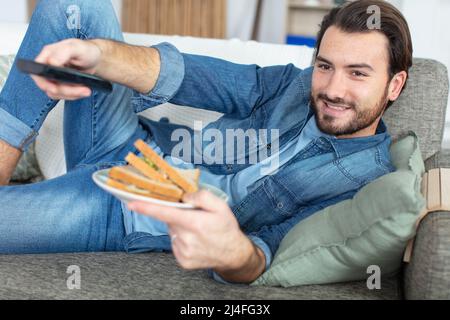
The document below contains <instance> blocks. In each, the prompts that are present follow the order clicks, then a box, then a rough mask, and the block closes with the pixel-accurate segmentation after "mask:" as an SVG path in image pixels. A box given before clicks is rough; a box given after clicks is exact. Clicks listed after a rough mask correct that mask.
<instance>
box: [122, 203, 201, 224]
mask: <svg viewBox="0 0 450 320" xmlns="http://www.w3.org/2000/svg"><path fill="white" fill-rule="evenodd" d="M128 209H130V210H131V211H136V212H138V213H141V214H144V215H146V216H149V217H152V218H155V219H157V220H160V221H163V222H166V223H167V224H173V225H178V226H180V225H182V226H185V227H189V226H191V224H192V219H194V214H196V212H195V211H191V210H185V209H177V208H173V207H168V206H161V205H157V204H151V203H147V202H139V201H136V202H130V203H129V204H128Z"/></svg>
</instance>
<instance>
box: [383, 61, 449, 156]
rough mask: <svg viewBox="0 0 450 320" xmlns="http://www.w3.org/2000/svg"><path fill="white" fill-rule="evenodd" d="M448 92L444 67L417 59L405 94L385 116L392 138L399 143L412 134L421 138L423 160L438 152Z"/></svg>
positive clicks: (437, 63) (440, 144) (410, 73)
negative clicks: (400, 138) (406, 135)
mask: <svg viewBox="0 0 450 320" xmlns="http://www.w3.org/2000/svg"><path fill="white" fill-rule="evenodd" d="M448 91H449V78H448V71H447V68H446V67H445V65H443V64H442V63H440V62H438V61H435V60H431V59H419V58H415V59H414V61H413V66H412V68H411V69H410V72H409V80H408V83H407V86H406V88H405V90H404V91H403V92H402V94H401V95H400V97H399V99H398V100H397V101H395V102H394V104H393V105H392V106H391V107H390V108H389V109H388V110H387V111H386V114H385V115H384V116H383V120H384V121H385V122H386V125H387V127H388V130H389V133H390V134H391V135H392V137H393V138H394V139H397V138H398V137H399V136H402V135H404V134H406V133H407V132H408V131H409V130H412V131H414V132H415V133H416V134H417V136H418V137H419V138H420V146H421V152H422V158H423V159H427V158H428V157H430V156H432V155H433V154H435V153H436V152H438V151H439V150H440V149H441V146H442V138H443V135H444V127H445V118H446V109H447V100H448ZM447 143H448V141H447Z"/></svg>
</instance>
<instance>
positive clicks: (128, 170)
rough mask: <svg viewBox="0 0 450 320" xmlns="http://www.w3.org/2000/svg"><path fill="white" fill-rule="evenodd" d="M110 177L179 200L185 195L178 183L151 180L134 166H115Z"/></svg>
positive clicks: (110, 172)
mask: <svg viewBox="0 0 450 320" xmlns="http://www.w3.org/2000/svg"><path fill="white" fill-rule="evenodd" d="M109 177H110V178H112V179H114V180H118V181H119V182H124V183H128V184H131V185H134V186H136V187H138V188H140V189H144V190H148V191H150V192H151V193H154V194H158V195H161V196H164V197H170V198H174V199H177V200H181V198H182V197H183V190H181V189H180V188H178V187H177V186H176V185H174V184H168V183H162V182H159V181H155V180H151V179H149V178H147V177H145V176H143V175H142V174H140V173H139V172H138V171H137V170H136V169H134V168H133V167H132V166H124V167H113V168H111V170H110V171H109Z"/></svg>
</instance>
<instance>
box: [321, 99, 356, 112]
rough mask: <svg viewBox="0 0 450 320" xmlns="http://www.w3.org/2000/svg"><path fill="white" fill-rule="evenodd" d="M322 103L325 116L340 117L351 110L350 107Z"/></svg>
mask: <svg viewBox="0 0 450 320" xmlns="http://www.w3.org/2000/svg"><path fill="white" fill-rule="evenodd" d="M323 103H324V105H325V107H324V112H325V113H327V114H331V115H341V114H343V113H345V112H346V111H348V110H350V109H351V107H347V106H342V105H337V104H331V103H329V102H325V101H323Z"/></svg>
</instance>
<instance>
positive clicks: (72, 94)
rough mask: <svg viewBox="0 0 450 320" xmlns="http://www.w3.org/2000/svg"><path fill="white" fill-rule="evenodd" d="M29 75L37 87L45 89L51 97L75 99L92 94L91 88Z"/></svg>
mask: <svg viewBox="0 0 450 320" xmlns="http://www.w3.org/2000/svg"><path fill="white" fill-rule="evenodd" d="M31 77H32V79H33V80H34V82H35V83H36V85H37V86H38V87H39V89H41V90H42V91H45V93H46V94H47V95H48V96H49V97H51V98H52V99H58V100H59V99H64V100H76V99H80V98H86V97H89V96H90V95H91V94H92V91H91V89H90V88H88V87H86V86H81V85H72V84H62V83H58V82H53V81H50V80H47V79H45V78H43V77H39V76H35V75H32V76H31Z"/></svg>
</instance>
